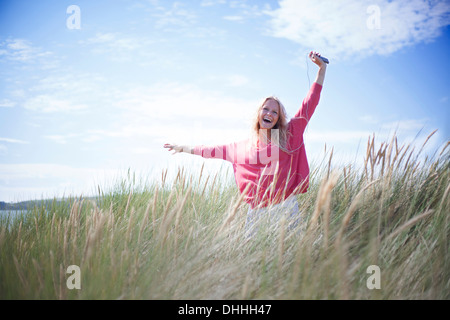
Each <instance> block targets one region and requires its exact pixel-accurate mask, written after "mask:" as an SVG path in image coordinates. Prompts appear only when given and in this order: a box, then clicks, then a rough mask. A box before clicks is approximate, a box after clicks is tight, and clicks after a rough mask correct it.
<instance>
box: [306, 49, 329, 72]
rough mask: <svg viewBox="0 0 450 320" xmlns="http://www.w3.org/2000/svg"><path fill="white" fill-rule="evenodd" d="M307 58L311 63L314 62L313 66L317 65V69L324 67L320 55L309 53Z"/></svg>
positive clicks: (313, 52)
mask: <svg viewBox="0 0 450 320" xmlns="http://www.w3.org/2000/svg"><path fill="white" fill-rule="evenodd" d="M308 56H309V58H310V59H311V61H312V62H314V63H315V64H317V65H318V66H319V68H324V67H326V63H325V62H323V60H322V59H320V53H318V52H315V51H311V52H310V53H309V55H308Z"/></svg>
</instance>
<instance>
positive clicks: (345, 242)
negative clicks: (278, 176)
mask: <svg viewBox="0 0 450 320" xmlns="http://www.w3.org/2000/svg"><path fill="white" fill-rule="evenodd" d="M430 136H431V135H430ZM449 149H450V148H449V144H448V143H447V145H445V146H442V147H441V148H440V150H437V151H436V154H435V155H434V156H433V157H431V158H427V157H424V156H422V155H421V150H418V151H414V149H413V147H412V146H411V145H404V146H398V145H397V140H396V138H395V137H393V138H392V140H391V141H389V142H384V143H382V144H381V145H379V146H376V143H375V139H374V137H372V138H371V139H369V141H368V144H367V153H366V155H365V158H364V167H363V168H361V169H358V168H356V167H355V166H353V165H344V166H340V167H339V168H335V167H337V166H333V159H332V154H330V155H329V158H327V159H324V161H323V163H322V164H319V165H317V166H315V167H312V168H311V185H310V189H309V191H308V192H307V193H306V194H302V195H298V196H297V197H298V199H299V203H300V206H301V211H302V214H303V220H302V221H303V223H302V224H300V225H299V226H297V229H295V230H290V231H289V230H288V229H287V228H286V221H284V220H281V222H280V223H279V224H277V225H269V224H265V223H264V222H261V226H260V228H258V231H257V233H256V234H254V235H253V236H252V237H250V238H249V237H248V236H246V234H245V215H246V212H247V205H246V204H245V203H243V202H242V198H241V197H240V195H239V193H238V191H237V188H236V187H235V183H234V181H233V179H232V177H230V176H229V177H230V178H229V179H226V178H223V175H221V174H219V173H217V174H215V175H206V174H204V173H203V170H202V171H201V172H195V173H193V172H189V171H188V170H187V169H180V170H179V171H178V174H177V176H176V178H175V179H174V180H173V181H168V179H167V172H162V174H161V179H160V180H158V181H150V182H145V183H141V182H136V177H135V176H134V175H133V173H131V172H128V174H127V176H126V177H124V179H123V180H122V181H118V182H117V183H116V185H114V186H112V188H111V189H110V190H102V189H101V188H100V187H99V190H98V196H97V197H95V198H81V197H79V198H77V197H74V198H67V199H64V200H63V201H51V202H48V203H47V204H46V205H40V206H36V207H34V208H33V209H30V210H28V211H25V212H23V213H22V214H21V215H20V216H19V217H16V218H15V219H5V218H3V219H1V220H0V248H1V250H0V299H449V298H450V263H449V239H450V237H449V235H450V234H449V232H450V228H449V222H450V216H449V190H450V184H449V181H450V170H449V165H450V161H449V157H450V150H449ZM70 265H77V266H79V267H80V279H81V289H72V290H71V289H69V288H68V287H67V283H66V282H67V279H68V278H69V276H70V273H67V272H66V271H67V268H68V267H69V266H70ZM371 265H376V266H378V267H379V268H380V269H379V270H380V276H381V277H380V289H369V288H368V286H367V280H368V278H369V277H370V276H371V274H370V273H368V267H369V266H371Z"/></svg>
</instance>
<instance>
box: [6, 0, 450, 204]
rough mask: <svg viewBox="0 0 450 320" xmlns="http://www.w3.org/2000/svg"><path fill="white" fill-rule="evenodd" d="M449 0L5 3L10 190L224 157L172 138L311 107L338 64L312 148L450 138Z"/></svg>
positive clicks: (41, 193) (64, 189)
mask: <svg viewBox="0 0 450 320" xmlns="http://www.w3.org/2000/svg"><path fill="white" fill-rule="evenodd" d="M449 25H450V1H434V0H431V1H423V0H393V1H387V0H369V1H361V0H340V1H336V0H321V1H317V0H315V1H310V0H302V1H300V0H299V1H294V0H282V1H272V0H262V1H261V0H257V1H256V0H253V1H251V0H242V1H234V0H190V1H184V0H182V1H170V0H164V1H163V0H127V1H125V0H108V1H106V0H95V1H92V0H91V1H83V0H70V1H65V0H40V1H25V0H14V1H1V2H0V201H6V202H17V201H24V200H29V199H42V198H52V197H68V196H71V195H72V196H81V195H84V196H87V195H91V194H95V193H96V192H97V190H98V188H100V189H102V190H105V189H108V188H110V187H114V184H115V183H117V181H118V180H120V179H121V178H122V177H124V176H126V175H127V173H128V172H134V173H135V174H136V175H137V176H139V177H140V178H141V179H144V180H145V179H148V180H150V181H151V180H152V179H159V177H161V172H162V170H166V169H167V170H168V171H169V173H170V174H173V173H176V172H177V170H178V168H181V167H185V168H187V169H188V171H189V172H192V173H195V172H198V170H199V168H200V167H201V166H202V165H203V164H204V165H205V166H206V170H210V171H208V172H210V173H213V172H214V171H217V170H225V171H226V170H229V169H230V165H229V164H228V163H226V162H223V161H221V160H204V159H202V158H200V157H197V156H193V155H187V154H177V155H172V154H171V153H170V152H168V151H167V150H166V149H164V148H163V144H164V143H177V144H189V145H202V144H203V145H218V144H224V143H228V142H233V141H239V140H243V139H245V138H246V137H248V135H249V133H250V123H251V119H252V117H253V116H254V113H255V111H256V108H257V107H258V105H259V103H260V102H261V101H262V100H263V99H264V98H265V97H267V96H271V95H275V96H277V97H278V98H279V99H280V100H281V101H282V102H283V104H284V106H285V107H286V109H287V112H288V115H290V116H292V115H293V114H295V112H296V111H297V110H298V108H299V107H300V105H301V102H302V100H303V98H304V97H305V96H306V94H307V92H308V90H309V87H310V85H311V84H312V83H313V81H314V79H315V77H316V74H317V66H316V65H315V64H313V63H312V62H311V61H308V59H307V54H308V53H309V52H310V51H311V50H314V51H318V52H320V53H321V54H322V55H323V56H325V57H327V58H328V59H329V60H330V64H329V65H328V67H327V73H326V77H325V83H324V87H323V90H322V93H321V100H320V103H319V106H318V107H317V109H316V111H315V113H314V115H313V117H312V119H311V121H310V123H309V125H308V127H307V129H306V132H305V135H304V139H305V146H306V151H307V155H308V159H309V161H310V162H311V163H318V162H320V161H321V159H324V157H326V156H327V155H328V154H329V153H330V150H331V149H333V162H334V163H336V165H339V164H344V165H347V164H357V163H359V162H361V161H363V160H364V155H365V149H366V143H367V140H368V138H369V137H371V136H373V135H375V139H376V141H377V143H381V142H383V141H388V140H390V138H391V137H392V135H393V134H394V133H395V134H396V135H397V137H398V140H399V143H412V144H421V143H422V142H423V141H424V139H425V138H426V137H427V136H428V135H429V134H430V133H431V132H433V131H434V130H437V132H436V133H435V134H434V135H433V137H432V139H431V140H430V141H429V143H428V145H427V148H426V149H425V152H430V153H433V152H435V151H436V150H437V149H438V148H440V147H441V146H443V145H444V144H445V143H446V142H447V141H448V140H449V138H450V131H449V120H450V114H449V107H450V91H449V89H450V81H449V74H450V63H449V61H448V58H449V56H450V55H449V54H450V27H449Z"/></svg>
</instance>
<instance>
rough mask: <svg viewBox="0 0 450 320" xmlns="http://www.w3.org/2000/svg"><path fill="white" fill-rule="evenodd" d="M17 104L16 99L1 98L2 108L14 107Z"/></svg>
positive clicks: (0, 105)
mask: <svg viewBox="0 0 450 320" xmlns="http://www.w3.org/2000/svg"><path fill="white" fill-rule="evenodd" d="M15 106H16V103H15V102H14V101H11V100H9V99H2V100H0V108H13V107H15Z"/></svg>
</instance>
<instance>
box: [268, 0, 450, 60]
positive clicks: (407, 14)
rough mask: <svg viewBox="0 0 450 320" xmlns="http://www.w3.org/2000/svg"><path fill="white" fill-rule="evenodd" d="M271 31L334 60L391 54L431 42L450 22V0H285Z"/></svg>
mask: <svg viewBox="0 0 450 320" xmlns="http://www.w3.org/2000/svg"><path fill="white" fill-rule="evenodd" d="M279 5H280V7H279V8H277V9H275V10H267V11H265V12H266V14H268V15H269V16H270V17H271V20H270V28H269V30H268V33H269V34H270V35H272V36H274V37H279V38H286V39H288V40H291V41H294V42H296V43H298V44H300V45H301V46H302V47H303V48H304V49H307V50H317V51H319V52H322V53H324V54H325V53H326V54H327V55H328V56H329V57H331V58H334V59H343V58H349V57H351V56H352V57H353V56H355V55H357V56H367V55H373V54H381V55H387V54H391V53H393V52H396V51H397V50H399V49H401V48H403V47H405V46H410V45H414V44H417V43H420V42H424V41H431V40H433V39H435V38H436V37H438V36H439V35H440V34H441V30H442V28H444V27H446V26H448V25H449V24H450V3H449V2H448V1H425V0H413V1H411V0H397V1H389V0H365V1H360V0H358V1H356V0H345V1H334V0H323V1H313V0H308V1H306V0H305V1H295V0H283V1H281V2H280V4H279Z"/></svg>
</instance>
